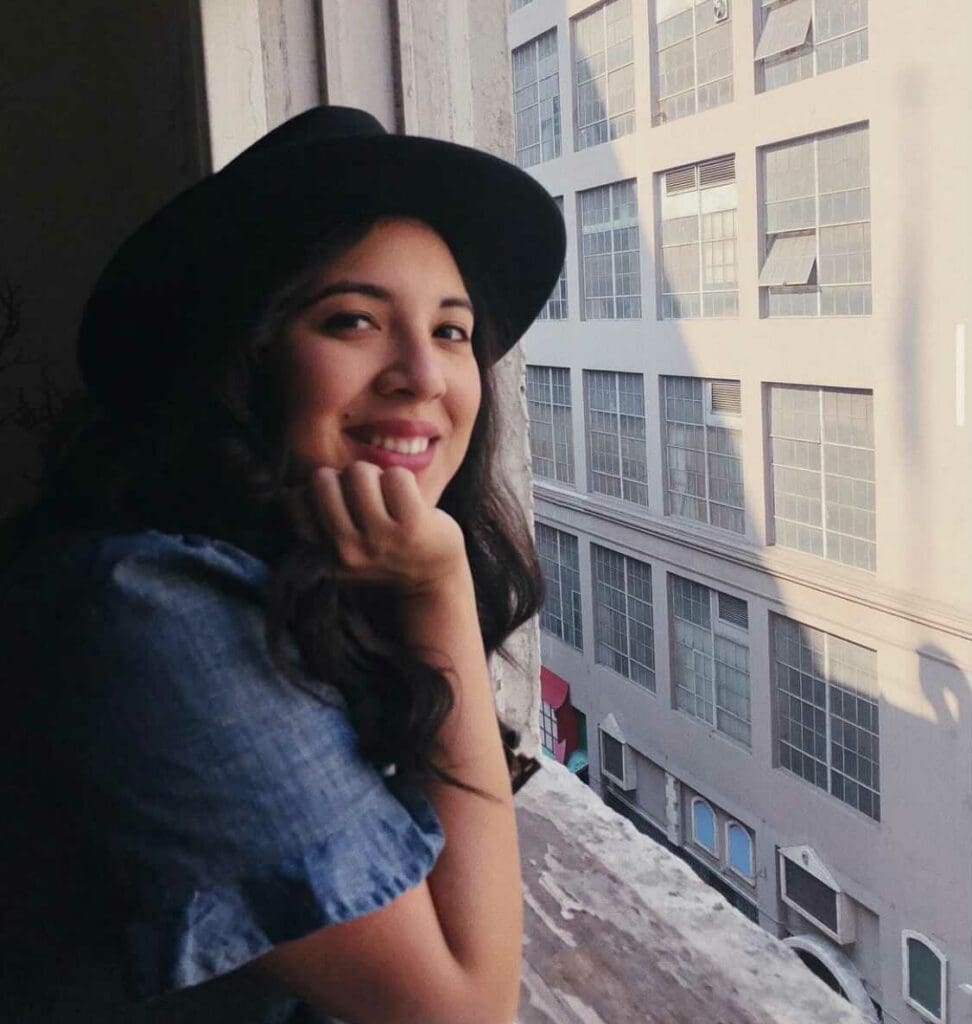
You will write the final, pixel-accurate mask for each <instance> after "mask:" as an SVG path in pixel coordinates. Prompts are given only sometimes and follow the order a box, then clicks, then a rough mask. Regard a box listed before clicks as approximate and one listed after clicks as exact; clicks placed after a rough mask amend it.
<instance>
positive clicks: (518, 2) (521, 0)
mask: <svg viewBox="0 0 972 1024" xmlns="http://www.w3.org/2000/svg"><path fill="white" fill-rule="evenodd" d="M532 3H533V0H510V10H511V11H518V10H519V9H520V8H521V7H526V5H527V4H532Z"/></svg>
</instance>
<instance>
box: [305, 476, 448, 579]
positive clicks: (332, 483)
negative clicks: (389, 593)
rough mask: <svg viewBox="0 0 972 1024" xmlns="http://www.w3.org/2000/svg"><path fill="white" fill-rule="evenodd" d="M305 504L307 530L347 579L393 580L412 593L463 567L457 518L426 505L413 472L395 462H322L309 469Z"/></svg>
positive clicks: (445, 577) (446, 577)
mask: <svg viewBox="0 0 972 1024" xmlns="http://www.w3.org/2000/svg"><path fill="white" fill-rule="evenodd" d="M306 502H307V506H309V509H310V513H311V523H310V524H309V525H310V527H311V529H316V530H318V531H319V532H320V533H323V534H325V535H326V536H327V538H328V539H329V541H330V543H331V544H332V545H333V547H334V549H335V552H336V554H337V558H338V561H339V563H340V566H341V567H343V568H344V570H345V571H346V573H347V578H349V579H357V580H362V581H370V582H381V583H392V584H394V585H396V586H397V587H399V588H400V589H401V590H402V591H403V593H404V594H406V595H409V596H411V595H419V594H423V593H426V592H428V591H429V590H432V589H434V588H435V586H436V585H437V584H438V583H440V582H443V581H445V580H449V579H451V578H454V577H455V575H456V574H457V573H461V572H462V570H464V569H466V570H468V562H467V561H466V547H465V539H464V538H463V535H462V530H461V529H460V527H459V524H458V523H457V522H456V521H455V520H454V519H453V518H452V517H451V516H449V515H448V514H447V513H445V512H443V511H442V510H441V509H438V508H435V507H429V505H428V504H427V503H426V501H425V499H424V498H423V497H422V493H421V491H420V490H419V486H418V482H417V481H416V479H415V476H414V474H413V473H411V472H410V471H409V470H407V469H404V468H402V467H400V466H393V467H391V468H389V469H385V470H382V469H381V468H380V467H379V466H376V465H374V464H373V463H370V462H354V463H352V464H351V465H350V466H348V467H347V468H346V469H345V470H344V471H343V472H340V473H339V472H338V471H337V470H335V469H331V468H330V467H327V466H322V467H320V468H318V469H316V470H314V472H313V473H312V474H311V477H310V481H309V486H308V490H307V494H306ZM307 525H308V524H307V523H306V521H305V524H304V526H305V530H304V531H302V532H306V528H307Z"/></svg>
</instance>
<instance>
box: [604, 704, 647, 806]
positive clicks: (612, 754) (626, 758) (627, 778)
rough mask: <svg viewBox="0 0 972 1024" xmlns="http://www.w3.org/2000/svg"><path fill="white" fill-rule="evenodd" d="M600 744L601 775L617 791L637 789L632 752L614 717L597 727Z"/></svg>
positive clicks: (611, 716)
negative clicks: (617, 789) (611, 783)
mask: <svg viewBox="0 0 972 1024" xmlns="http://www.w3.org/2000/svg"><path fill="white" fill-rule="evenodd" d="M598 735H599V736H600V744H601V774H602V775H603V776H604V777H605V778H606V779H608V780H609V781H610V782H613V783H614V785H615V786H617V787H618V788H619V789H622V790H625V791H630V790H632V789H635V788H636V787H637V781H638V777H637V772H636V769H635V759H634V751H632V749H631V748H630V747H629V746H628V744H627V743H626V742H625V740H624V733H622V732H621V729H620V727H619V726H618V723H617V719H616V718H615V717H614V715H608V716H607V717H606V718H605V719H604V721H602V722H601V724H600V726H599V727H598Z"/></svg>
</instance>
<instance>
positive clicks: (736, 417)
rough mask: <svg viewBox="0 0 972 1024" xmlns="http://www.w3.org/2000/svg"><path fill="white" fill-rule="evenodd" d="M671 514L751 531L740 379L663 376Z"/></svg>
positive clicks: (668, 501) (667, 495)
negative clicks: (748, 513) (720, 379)
mask: <svg viewBox="0 0 972 1024" xmlns="http://www.w3.org/2000/svg"><path fill="white" fill-rule="evenodd" d="M662 394H663V399H664V402H665V502H666V511H667V512H668V513H669V515H675V516H687V517H688V518H689V519H695V520H697V521H698V522H701V523H709V524H710V525H712V526H717V527H719V528H720V529H722V530H732V531H733V532H734V533H744V532H745V530H746V513H745V492H744V489H743V475H742V430H741V429H740V426H741V423H742V420H741V413H742V406H741V402H740V393H739V381H705V380H702V379H701V378H700V377H663V378H662Z"/></svg>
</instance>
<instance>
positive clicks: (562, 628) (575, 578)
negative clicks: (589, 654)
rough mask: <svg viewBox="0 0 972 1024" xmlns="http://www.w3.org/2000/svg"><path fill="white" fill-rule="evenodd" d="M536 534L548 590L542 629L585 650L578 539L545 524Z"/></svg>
mask: <svg viewBox="0 0 972 1024" xmlns="http://www.w3.org/2000/svg"><path fill="white" fill-rule="evenodd" d="M536 536H537V553H538V555H539V556H540V567H541V569H542V570H543V578H544V583H545V584H546V590H547V593H546V598H545V600H544V603H543V607H542V608H541V609H540V628H541V629H545V630H546V631H547V632H548V633H552V634H553V635H554V636H556V637H559V638H560V639H561V640H563V641H564V642H565V643H568V644H570V645H571V646H572V647H575V648H576V649H577V650H578V651H582V650H583V649H584V640H583V629H582V623H581V595H580V565H579V558H578V551H577V538H576V537H575V536H574V535H573V534H570V533H564V532H563V531H561V530H555V529H554V528H553V527H552V526H546V525H545V524H543V523H537V524H536Z"/></svg>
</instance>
